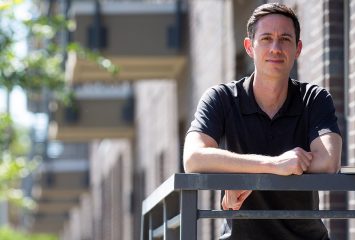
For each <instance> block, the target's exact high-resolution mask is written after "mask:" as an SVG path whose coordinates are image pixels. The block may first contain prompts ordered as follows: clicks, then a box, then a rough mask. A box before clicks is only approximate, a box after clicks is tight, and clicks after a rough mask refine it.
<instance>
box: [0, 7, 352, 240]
mask: <svg viewBox="0 0 355 240" xmlns="http://www.w3.org/2000/svg"><path fill="white" fill-rule="evenodd" d="M266 2H268V1H262V0H42V1H39V0H32V1H30V0H26V1H21V0H12V1H10V0H8V1H6V0H4V1H0V26H1V28H0V47H1V48H0V86H1V92H0V97H1V98H0V99H1V101H0V109H1V112H2V113H1V115H0V116H1V118H0V129H1V135H2V136H1V137H0V150H1V156H2V159H1V160H0V185H1V187H0V202H1V204H0V225H1V226H2V228H1V231H0V239H16V240H21V239H24V240H25V239H42V240H45V239H61V240H117V239H124V240H129V239H132V240H138V239H139V236H140V221H141V220H140V218H141V203H142V200H144V198H146V197H147V196H148V195H149V194H150V193H152V192H153V191H154V189H156V188H157V187H158V186H159V185H160V184H161V183H162V182H163V181H164V180H166V179H167V178H168V177H169V176H170V175H172V174H173V173H177V172H183V167H182V162H181V158H182V149H183V141H184V137H185V133H186V131H187V129H188V127H189V125H190V122H191V120H192V119H193V114H194V111H195V109H196V105H197V103H198V100H199V98H200V97H201V95H202V94H203V92H204V91H205V90H206V89H207V88H208V87H210V86H212V85H215V84H219V83H225V82H229V81H232V80H234V79H239V78H241V77H243V76H246V75H248V74H250V73H252V71H253V64H252V62H251V61H250V59H249V57H248V56H247V54H246V53H245V52H244V48H243V39H244V37H245V36H246V22H247V19H248V17H249V16H250V14H251V13H252V11H253V10H254V9H255V7H257V6H258V5H260V4H262V3H266ZM278 2H283V3H285V4H288V5H289V6H290V7H292V8H294V9H295V11H296V12H297V14H298V16H299V19H300V23H301V39H302V40H303V46H304V47H303V52H302V54H301V56H300V58H299V59H298V61H297V63H296V64H295V67H294V69H293V72H292V77H294V78H297V79H299V80H300V81H308V82H313V83H316V84H318V85H321V86H323V87H325V88H327V89H328V90H329V91H330V92H331V94H332V96H333V100H334V103H335V106H336V111H337V116H338V120H339V125H340V127H341V131H342V135H343V139H344V140H343V141H344V149H343V159H342V165H354V164H355V111H354V105H355V68H354V66H355V65H354V63H355V43H353V42H354V41H351V40H352V39H355V30H354V27H353V25H354V24H355V1H350V0H322V1H319V0H307V1H306V0H284V1H278ZM201 195H202V197H201V198H200V199H201V200H200V202H199V205H200V206H201V207H202V208H206V209H207V208H219V200H220V196H219V193H218V192H202V193H201ZM354 204H355V196H354V194H353V193H346V192H337V193H334V192H332V193H329V192H321V204H320V205H321V208H323V209H329V208H332V209H348V208H354ZM324 221H325V222H326V226H327V227H328V229H329V231H330V233H331V236H332V239H355V223H354V222H353V221H347V220H332V221H329V220H324ZM219 224H220V222H218V221H216V222H215V221H211V220H203V221H201V222H200V224H199V239H206V240H212V239H216V238H217V236H218V235H219ZM1 234H2V235H1ZM38 234H47V235H38ZM6 237H7V238H6Z"/></svg>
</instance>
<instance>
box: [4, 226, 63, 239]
mask: <svg viewBox="0 0 355 240" xmlns="http://www.w3.org/2000/svg"><path fill="white" fill-rule="evenodd" d="M0 239H1V240H57V239H58V238H57V237H55V236H52V235H48V234H28V233H24V232H21V231H16V230H14V229H12V228H10V227H8V226H5V227H2V228H0Z"/></svg>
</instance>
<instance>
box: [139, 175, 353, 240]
mask: <svg viewBox="0 0 355 240" xmlns="http://www.w3.org/2000/svg"><path fill="white" fill-rule="evenodd" d="M222 189H230V190H233V189H235V190H237V189H245V190H275V191H286V190H287V191H314V190H316V191H317V190H318V191H323V190H324V191H355V175H354V174H303V175H300V176H294V175H292V176H278V175H273V174H183V173H178V174H174V175H173V176H171V177H170V178H169V179H168V180H166V181H165V182H164V183H163V184H162V185H160V186H159V187H158V188H157V189H156V190H155V191H154V192H153V193H152V194H151V195H150V196H149V197H148V198H146V199H145V200H144V201H143V205H142V225H141V240H153V239H164V240H171V239H174V240H175V239H181V240H182V239H183V240H196V239H197V221H198V219H203V218H230V219H237V218H238V219H243V218H244V219H246V218H248V219H319V218H333V219H348V218H355V210H341V211H338V210H337V211H336V210H302V211H300V210H297V211H296V210H282V211H278V210H262V211H261V210H239V211H223V210H213V209H212V210H204V209H198V205H197V202H198V191H199V190H222Z"/></svg>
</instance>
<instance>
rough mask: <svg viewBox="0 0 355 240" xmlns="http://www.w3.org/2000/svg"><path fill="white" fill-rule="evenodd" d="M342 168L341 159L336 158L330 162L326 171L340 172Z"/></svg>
mask: <svg viewBox="0 0 355 240" xmlns="http://www.w3.org/2000/svg"><path fill="white" fill-rule="evenodd" d="M339 170H340V159H338V158H336V159H334V160H332V161H330V163H329V164H328V167H327V169H326V173H338V172H339Z"/></svg>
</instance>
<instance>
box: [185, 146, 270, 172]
mask: <svg viewBox="0 0 355 240" xmlns="http://www.w3.org/2000/svg"><path fill="white" fill-rule="evenodd" d="M271 158H272V157H269V156H262V155H255V154H237V153H233V152H230V151H227V150H223V149H218V148H213V147H208V148H199V149H196V150H194V151H192V152H191V153H190V154H185V157H184V168H185V171H186V172H189V173H191V172H199V173H206V172H215V173H217V172H223V173H236V172H238V173H271V172H272V169H273V167H272V161H271Z"/></svg>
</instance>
